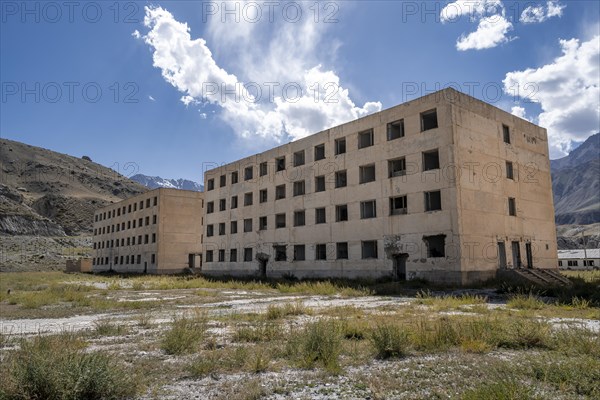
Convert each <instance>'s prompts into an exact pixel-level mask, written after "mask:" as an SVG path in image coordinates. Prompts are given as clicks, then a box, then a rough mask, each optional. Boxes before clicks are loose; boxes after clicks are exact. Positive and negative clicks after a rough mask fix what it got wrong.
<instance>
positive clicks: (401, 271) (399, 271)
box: [394, 253, 408, 281]
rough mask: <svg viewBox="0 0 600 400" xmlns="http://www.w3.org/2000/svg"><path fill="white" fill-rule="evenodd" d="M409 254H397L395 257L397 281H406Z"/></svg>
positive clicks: (395, 276) (395, 277)
mask: <svg viewBox="0 0 600 400" xmlns="http://www.w3.org/2000/svg"><path fill="white" fill-rule="evenodd" d="M407 259H408V254H406V253H402V254H396V255H394V279H395V280H397V281H405V280H406V260H407Z"/></svg>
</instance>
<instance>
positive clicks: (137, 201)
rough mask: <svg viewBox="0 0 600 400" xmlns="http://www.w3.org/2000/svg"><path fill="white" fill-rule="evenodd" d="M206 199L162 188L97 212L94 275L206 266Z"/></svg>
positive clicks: (181, 269) (95, 215) (193, 194)
mask: <svg viewBox="0 0 600 400" xmlns="http://www.w3.org/2000/svg"><path fill="white" fill-rule="evenodd" d="M203 207H204V196H203V193H201V192H194V191H188V190H178V189H165V188H159V189H155V190H151V191H148V192H146V193H143V194H140V195H137V196H135V197H132V198H129V199H126V200H123V201H120V202H118V203H115V204H111V205H110V206H107V207H104V208H102V209H99V210H98V211H96V213H95V214H94V239H93V249H94V250H93V251H94V256H93V259H92V269H93V271H94V272H110V271H114V272H119V273H155V274H164V273H180V272H183V271H185V270H186V269H187V268H191V269H194V268H199V267H200V266H201V263H202V254H201V252H202V238H203V235H202V234H203V214H204V212H203Z"/></svg>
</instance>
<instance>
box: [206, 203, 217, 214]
mask: <svg viewBox="0 0 600 400" xmlns="http://www.w3.org/2000/svg"><path fill="white" fill-rule="evenodd" d="M214 212H215V202H214V201H209V202H208V203H206V213H207V214H212V213H214Z"/></svg>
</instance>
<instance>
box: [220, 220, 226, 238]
mask: <svg viewBox="0 0 600 400" xmlns="http://www.w3.org/2000/svg"><path fill="white" fill-rule="evenodd" d="M223 235H225V222H221V223H219V236H223Z"/></svg>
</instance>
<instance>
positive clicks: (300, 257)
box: [294, 244, 306, 261]
mask: <svg viewBox="0 0 600 400" xmlns="http://www.w3.org/2000/svg"><path fill="white" fill-rule="evenodd" d="M304 260H306V247H305V246H304V245H303V244H297V245H295V246H294V261H304Z"/></svg>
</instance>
